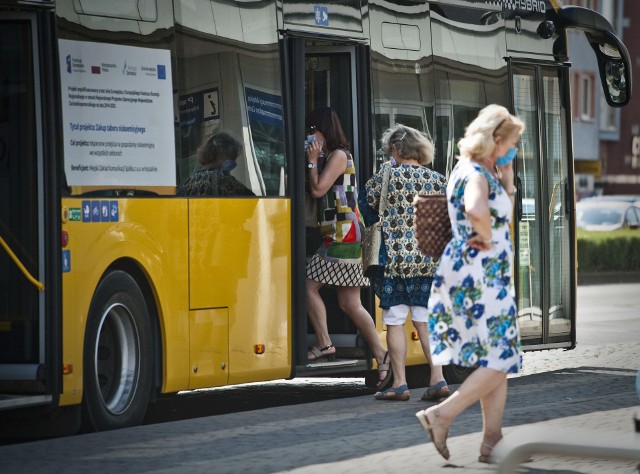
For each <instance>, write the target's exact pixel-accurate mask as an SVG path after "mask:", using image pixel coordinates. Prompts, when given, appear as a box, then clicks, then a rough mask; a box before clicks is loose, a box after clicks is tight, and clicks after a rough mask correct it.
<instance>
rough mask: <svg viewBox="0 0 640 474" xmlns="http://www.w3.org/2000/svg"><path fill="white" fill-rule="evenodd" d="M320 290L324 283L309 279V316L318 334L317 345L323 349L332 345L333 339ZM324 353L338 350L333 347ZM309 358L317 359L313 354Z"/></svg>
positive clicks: (332, 352)
mask: <svg viewBox="0 0 640 474" xmlns="http://www.w3.org/2000/svg"><path fill="white" fill-rule="evenodd" d="M320 288H322V283H320V282H318V281H315V280H310V279H308V278H307V315H308V316H309V321H310V322H311V326H312V327H313V331H314V332H315V334H316V345H317V346H318V348H320V349H323V348H325V347H327V346H330V345H331V338H330V337H329V329H328V327H327V310H326V308H325V306H324V301H322V297H321V296H320V293H319V291H320ZM322 352H323V353H324V354H334V353H335V352H336V349H335V347H331V348H329V349H326V350H324V351H322ZM307 357H308V358H309V360H314V359H315V356H313V355H312V354H311V353H309V354H308V355H307Z"/></svg>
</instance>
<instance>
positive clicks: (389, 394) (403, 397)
mask: <svg viewBox="0 0 640 474" xmlns="http://www.w3.org/2000/svg"><path fill="white" fill-rule="evenodd" d="M410 397H411V393H409V387H408V386H407V384H404V385H400V386H399V387H391V388H388V389H386V390H383V391H382V392H377V393H376V394H375V395H374V398H375V399H376V400H398V401H401V402H406V401H407V400H409V398H410Z"/></svg>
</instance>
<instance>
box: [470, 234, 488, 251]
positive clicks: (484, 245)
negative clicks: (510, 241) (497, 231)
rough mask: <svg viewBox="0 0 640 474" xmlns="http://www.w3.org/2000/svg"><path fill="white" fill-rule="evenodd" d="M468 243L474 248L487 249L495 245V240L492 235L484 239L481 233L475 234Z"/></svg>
mask: <svg viewBox="0 0 640 474" xmlns="http://www.w3.org/2000/svg"><path fill="white" fill-rule="evenodd" d="M467 245H468V246H469V247H471V248H473V249H476V250H481V251H485V250H489V249H490V248H491V247H493V241H492V239H491V237H489V238H488V239H483V238H482V237H481V236H480V235H474V236H473V237H471V238H470V239H469V240H467Z"/></svg>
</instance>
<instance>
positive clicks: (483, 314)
mask: <svg viewBox="0 0 640 474" xmlns="http://www.w3.org/2000/svg"><path fill="white" fill-rule="evenodd" d="M523 130H524V124H523V122H522V121H521V120H520V119H518V118H517V117H515V116H513V115H511V114H510V113H509V112H508V110H507V109H505V108H504V107H502V106H498V105H489V106H487V107H485V108H484V109H482V110H481V111H480V114H479V115H478V117H477V118H476V119H475V120H474V121H473V122H472V123H471V124H470V125H469V127H468V128H467V130H466V133H465V136H464V138H462V139H461V140H460V142H459V144H458V146H459V149H460V158H459V161H458V163H457V165H456V166H455V168H454V169H453V171H452V173H451V175H450V177H449V183H448V185H447V198H448V204H449V206H448V207H449V217H450V219H451V225H452V229H453V238H452V239H451V241H450V242H449V244H448V245H447V247H446V249H445V251H444V254H443V256H442V258H441V260H440V265H439V267H438V270H437V272H436V276H435V279H434V282H433V289H432V294H431V298H430V300H429V310H430V317H429V334H430V340H429V342H430V345H431V352H432V357H433V361H434V363H435V364H443V365H444V364H448V363H453V364H457V365H460V366H464V367H477V369H476V370H475V371H474V372H473V373H472V374H471V375H470V376H469V377H468V378H467V379H466V380H465V382H464V383H463V384H462V385H461V386H460V387H459V388H458V390H457V391H456V392H454V393H453V394H452V395H451V396H450V397H449V398H448V399H446V400H445V401H444V402H442V403H440V404H439V405H436V406H434V407H431V408H429V409H427V410H423V411H420V412H418V413H417V414H416V416H417V417H418V419H419V421H420V423H421V424H422V425H423V427H424V428H425V429H426V430H427V431H428V432H429V435H430V437H431V440H432V442H433V444H434V445H435V447H436V449H437V450H438V452H440V454H441V455H442V456H443V457H444V458H445V459H448V458H449V451H448V449H447V445H446V439H447V434H448V430H449V426H450V425H451V423H452V422H453V420H454V419H455V418H456V417H457V416H458V415H459V414H460V413H462V412H463V411H464V410H465V409H466V408H468V407H469V406H471V405H473V404H474V403H475V402H477V401H478V400H480V404H481V408H482V417H483V427H484V428H483V440H482V444H481V448H480V457H479V461H481V462H488V461H489V459H490V455H491V450H492V448H493V446H494V445H495V444H496V443H497V442H498V441H499V440H500V439H501V438H502V415H503V412H504V406H505V402H506V396H507V374H508V373H518V372H519V371H520V366H521V361H522V354H521V350H520V341H519V333H518V326H517V320H516V313H517V312H516V301H515V296H514V292H513V285H512V281H511V277H512V265H513V248H512V244H511V235H510V226H509V224H510V221H511V217H512V214H513V204H514V200H515V186H514V174H513V161H512V160H513V159H514V158H515V154H516V152H517V148H516V144H517V143H518V141H519V139H520V135H521V134H522V132H523Z"/></svg>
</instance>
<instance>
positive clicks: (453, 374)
mask: <svg viewBox="0 0 640 474" xmlns="http://www.w3.org/2000/svg"><path fill="white" fill-rule="evenodd" d="M474 370H476V368H475V367H461V366H459V365H454V364H449V365H445V366H444V367H443V368H442V371H443V372H444V378H445V379H446V381H447V383H449V384H461V383H462V382H464V381H465V380H466V379H467V377H468V376H469V375H471V372H473V371H474Z"/></svg>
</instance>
